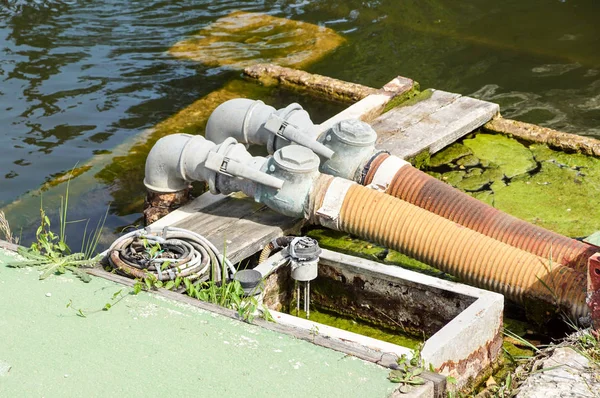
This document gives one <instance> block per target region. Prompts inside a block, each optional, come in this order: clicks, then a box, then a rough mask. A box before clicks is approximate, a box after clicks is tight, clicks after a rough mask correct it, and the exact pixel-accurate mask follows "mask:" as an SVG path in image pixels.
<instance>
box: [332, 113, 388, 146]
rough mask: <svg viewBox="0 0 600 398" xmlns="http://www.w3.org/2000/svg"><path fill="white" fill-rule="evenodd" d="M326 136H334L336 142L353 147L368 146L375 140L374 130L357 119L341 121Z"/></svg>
mask: <svg viewBox="0 0 600 398" xmlns="http://www.w3.org/2000/svg"><path fill="white" fill-rule="evenodd" d="M327 134H334V135H335V136H336V138H337V139H338V140H340V141H342V142H343V143H345V144H348V145H354V146H369V145H372V144H374V143H375V141H376V140H377V133H376V132H375V130H373V128H372V127H371V126H370V125H369V124H367V123H365V122H361V121H360V120H358V119H347V120H342V121H341V122H339V123H336V124H334V125H333V127H331V129H329V131H328V133H327Z"/></svg>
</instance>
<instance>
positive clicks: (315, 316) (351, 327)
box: [288, 306, 423, 350]
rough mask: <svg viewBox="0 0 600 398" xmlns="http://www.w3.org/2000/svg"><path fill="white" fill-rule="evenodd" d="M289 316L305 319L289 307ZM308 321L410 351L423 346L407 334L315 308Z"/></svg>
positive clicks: (292, 307)
mask: <svg viewBox="0 0 600 398" xmlns="http://www.w3.org/2000/svg"><path fill="white" fill-rule="evenodd" d="M288 313H289V314H290V315H294V316H298V317H299V318H303V319H306V312H304V311H303V310H300V311H299V312H298V313H296V308H295V307H294V306H290V310H289V312H288ZM310 320H311V321H313V322H317V323H320V324H323V325H328V326H333V327H335V328H338V329H343V330H347V331H349V332H352V333H356V334H361V335H363V336H368V337H371V338H374V339H377V340H381V341H387V342H388V343H392V344H396V345H399V346H402V347H406V348H410V349H413V350H415V349H418V348H419V346H420V345H421V344H423V339H417V338H415V337H411V336H409V335H408V334H402V333H398V332H397V331H393V330H390V331H387V330H385V329H383V328H380V327H375V326H373V325H371V324H369V323H367V322H364V321H361V320H358V319H352V318H348V317H345V316H342V315H339V314H334V313H331V312H328V311H325V310H323V311H322V310H319V309H315V308H311V309H310Z"/></svg>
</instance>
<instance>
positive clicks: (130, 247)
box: [108, 227, 236, 281]
mask: <svg viewBox="0 0 600 398" xmlns="http://www.w3.org/2000/svg"><path fill="white" fill-rule="evenodd" d="M166 253H168V254H166ZM108 260H109V263H110V265H111V266H112V267H113V268H115V269H118V270H120V271H121V272H123V273H124V274H126V275H129V276H133V277H134V278H142V279H143V278H146V277H148V274H151V275H154V276H155V277H156V278H157V279H158V280H159V281H168V280H175V279H176V278H178V277H181V278H187V279H190V280H197V279H201V280H204V279H207V278H208V276H209V274H210V272H213V276H214V278H215V280H217V281H220V280H221V275H222V271H223V268H224V267H227V268H228V269H229V272H230V273H231V274H234V273H235V272H236V270H235V268H234V267H233V265H232V264H231V262H230V261H229V260H227V259H226V258H225V257H223V256H222V255H221V254H220V253H219V251H218V250H217V248H216V247H215V246H214V245H213V244H212V243H210V242H209V241H208V240H207V239H206V238H205V237H203V236H202V235H199V234H197V233H195V232H192V231H189V230H186V229H182V228H176V227H165V228H164V229H161V230H152V229H149V228H147V229H141V230H136V231H133V232H130V233H128V234H125V235H123V236H121V237H120V238H118V239H117V240H116V241H115V242H113V244H112V245H111V246H110V248H109V249H108ZM211 268H212V269H211Z"/></svg>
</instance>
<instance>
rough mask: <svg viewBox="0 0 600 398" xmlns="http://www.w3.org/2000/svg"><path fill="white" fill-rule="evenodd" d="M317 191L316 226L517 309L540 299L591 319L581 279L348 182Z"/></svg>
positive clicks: (324, 179) (329, 182) (323, 184)
mask: <svg viewBox="0 0 600 398" xmlns="http://www.w3.org/2000/svg"><path fill="white" fill-rule="evenodd" d="M342 181H343V182H342ZM313 187H314V189H313V192H315V194H314V198H313V199H312V201H311V204H312V211H310V212H309V213H311V214H313V216H312V217H311V218H312V221H313V222H317V223H320V224H322V225H325V226H327V227H330V228H334V229H338V230H341V231H345V232H349V233H351V234H355V235H357V236H360V237H362V238H365V239H368V240H370V241H372V242H375V243H378V244H381V245H384V246H386V247H389V248H391V249H396V250H399V251H401V252H402V253H405V254H407V255H409V256H411V257H413V258H415V259H417V260H419V261H422V262H424V263H427V264H430V265H432V266H434V267H436V268H438V269H440V270H442V271H444V272H448V273H450V274H452V275H455V276H457V277H459V278H460V279H461V280H462V281H464V282H465V283H468V284H472V285H475V286H478V287H481V288H484V289H488V290H493V291H496V292H499V293H502V294H504V295H505V296H506V297H507V298H509V299H511V300H513V301H516V302H518V303H522V304H525V305H528V304H530V303H533V302H536V301H539V300H542V301H544V302H546V303H549V304H551V305H556V306H558V307H560V308H562V309H564V310H566V311H567V312H569V313H570V314H571V315H573V316H574V317H575V318H576V319H578V318H579V317H582V316H585V315H587V313H588V309H587V307H586V304H585V295H586V284H587V279H586V275H585V274H584V273H581V272H578V271H576V270H574V269H572V268H568V267H565V266H562V265H560V264H557V263H551V262H550V261H548V260H547V259H545V258H542V257H538V256H536V255H533V254H531V253H528V252H526V251H524V250H520V249H517V248H515V247H512V246H510V245H507V244H505V243H502V242H500V241H498V240H495V239H492V238H490V237H488V236H485V235H483V234H480V233H478V232H475V231H473V230H471V229H468V228H465V227H464V226H462V225H460V224H457V223H455V222H452V221H449V220H447V219H445V218H443V217H440V216H438V215H436V214H433V213H431V212H429V211H426V210H423V209H422V208H420V207H418V206H415V205H412V204H410V203H408V202H406V201H403V200H399V199H397V198H394V197H393V196H390V195H386V194H384V193H382V192H379V191H376V190H373V189H369V188H366V187H363V186H360V185H358V184H354V183H350V182H349V181H347V180H343V179H340V178H333V177H331V176H326V175H321V176H320V177H319V179H318V180H317V183H316V185H314V186H313ZM336 203H337V204H336ZM336 208H337V209H338V210H337V211H336V210H335V209H336ZM332 209H333V210H332Z"/></svg>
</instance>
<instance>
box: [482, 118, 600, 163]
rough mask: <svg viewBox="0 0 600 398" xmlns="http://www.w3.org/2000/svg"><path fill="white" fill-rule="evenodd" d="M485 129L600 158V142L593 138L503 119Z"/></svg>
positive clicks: (491, 122) (491, 123) (488, 123)
mask: <svg viewBox="0 0 600 398" xmlns="http://www.w3.org/2000/svg"><path fill="white" fill-rule="evenodd" d="M483 128H484V130H486V131H490V132H493V133H501V134H508V135H512V136H514V137H517V138H519V139H522V140H525V141H529V142H538V143H541V144H546V145H548V146H549V147H551V148H554V149H558V150H561V151H567V152H570V151H573V152H581V153H583V154H585V155H589V156H596V157H600V140H597V139H595V138H592V137H584V136H581V135H576V134H570V133H563V132H561V131H557V130H552V129H549V128H547V127H541V126H536V125H535V124H530V123H524V122H519V121H517V120H511V119H504V118H502V117H498V118H495V119H493V120H491V121H489V122H487V123H486V124H485V125H484V126H483Z"/></svg>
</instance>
